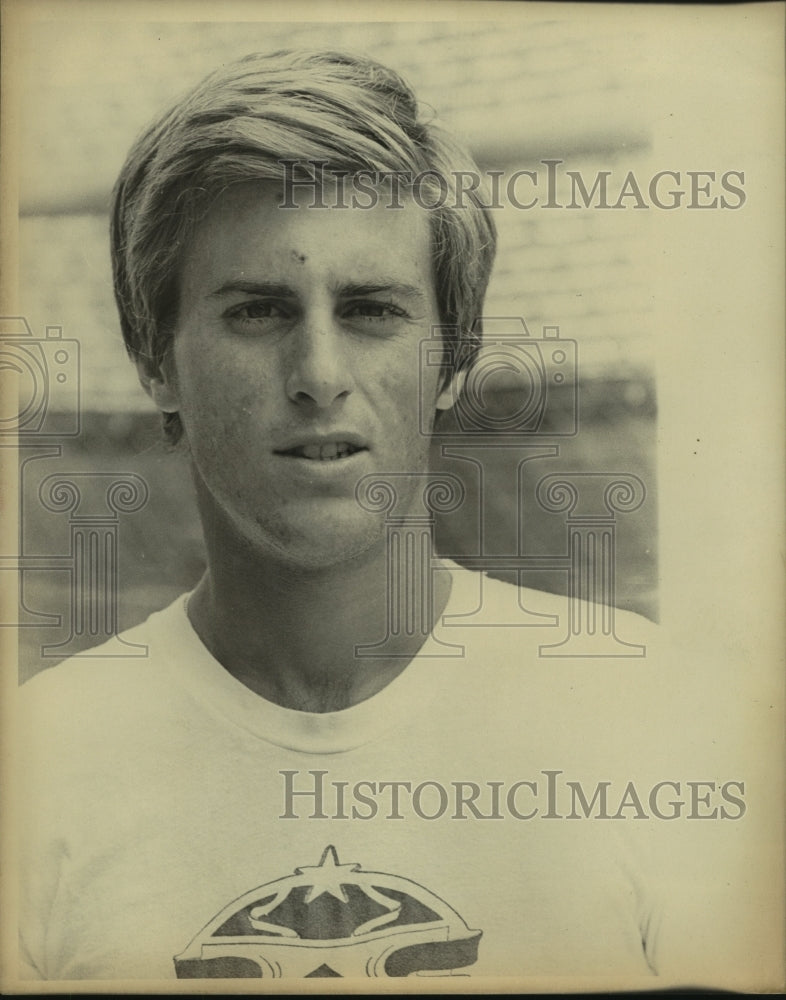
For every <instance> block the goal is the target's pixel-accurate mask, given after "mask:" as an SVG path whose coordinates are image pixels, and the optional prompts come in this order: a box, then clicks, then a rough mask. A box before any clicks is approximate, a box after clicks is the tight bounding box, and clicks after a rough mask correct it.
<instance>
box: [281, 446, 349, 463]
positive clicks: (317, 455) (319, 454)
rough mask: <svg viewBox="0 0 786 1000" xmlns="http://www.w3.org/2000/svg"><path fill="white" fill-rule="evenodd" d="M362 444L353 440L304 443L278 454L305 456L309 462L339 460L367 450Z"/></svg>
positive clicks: (295, 456)
mask: <svg viewBox="0 0 786 1000" xmlns="http://www.w3.org/2000/svg"><path fill="white" fill-rule="evenodd" d="M367 450H368V449H367V448H365V447H363V446H362V445H358V444H353V443H352V442H351V441H325V442H323V443H320V444H302V445H297V446H295V447H294V448H286V449H282V450H281V451H277V452H276V454H277V455H283V456H284V457H286V458H304V459H306V460H307V461H309V462H337V461H338V460H339V459H342V458H350V457H351V456H352V455H356V454H357V453H358V452H361V451H367Z"/></svg>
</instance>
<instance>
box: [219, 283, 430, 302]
mask: <svg viewBox="0 0 786 1000" xmlns="http://www.w3.org/2000/svg"><path fill="white" fill-rule="evenodd" d="M334 291H335V292H337V293H338V295H339V296H340V297H341V298H358V297H360V296H363V295H381V294H386V293H387V294H390V293H391V292H392V293H393V294H395V295H401V296H404V297H406V298H410V299H421V300H422V299H423V298H425V295H424V292H423V290H422V289H421V288H418V287H417V285H408V284H404V283H402V282H400V281H391V280H388V279H386V278H383V279H381V281H379V282H373V283H371V282H366V283H355V282H350V283H348V284H345V285H339V286H337V287H336V288H335V289H334ZM238 292H240V293H242V294H244V295H270V296H274V297H276V298H284V299H288V298H297V295H298V293H297V292H296V291H295V290H294V289H292V288H290V286H289V285H282V284H281V283H280V282H276V281H240V280H239V281H227V282H225V283H224V284H223V285H221V287H220V288H217V289H216V290H215V291H214V292H210V293H209V294H208V296H207V298H210V299H215V298H221V297H223V296H225V295H232V294H237V293H238Z"/></svg>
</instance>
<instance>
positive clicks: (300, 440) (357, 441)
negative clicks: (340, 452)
mask: <svg viewBox="0 0 786 1000" xmlns="http://www.w3.org/2000/svg"><path fill="white" fill-rule="evenodd" d="M326 444H349V445H352V447H353V448H358V449H367V448H368V442H367V441H366V439H365V438H363V437H361V435H360V434H355V433H354V432H353V431H345V430H335V431H324V432H323V431H319V432H316V431H300V432H298V433H296V434H292V435H291V436H289V437H285V438H283V439H282V440H281V441H280V442H278V443H277V444H276V446H275V448H274V449H273V451H275V452H276V453H277V454H282V453H284V452H288V451H294V450H295V449H296V448H305V447H307V446H308V445H318V446H320V447H321V446H322V445H326Z"/></svg>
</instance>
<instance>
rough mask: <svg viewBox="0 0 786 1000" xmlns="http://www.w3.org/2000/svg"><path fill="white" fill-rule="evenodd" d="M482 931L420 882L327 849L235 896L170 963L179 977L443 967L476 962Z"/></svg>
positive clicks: (390, 972) (381, 973)
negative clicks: (306, 862) (348, 859)
mask: <svg viewBox="0 0 786 1000" xmlns="http://www.w3.org/2000/svg"><path fill="white" fill-rule="evenodd" d="M481 933H482V932H481V931H479V930H470V929H469V927H468V926H467V925H466V923H465V922H464V921H463V920H462V918H461V917H460V916H459V915H458V913H456V911H455V910H454V909H452V907H450V906H448V904H447V903H446V902H445V901H444V900H442V899H440V898H439V896H437V895H435V894H434V893H433V892H430V891H429V890H428V889H426V888H424V887H423V886H422V885H418V883H417V882H413V881H411V880H410V879H407V878H402V877H400V876H398V875H388V874H385V873H384V872H372V871H365V870H364V869H362V868H361V867H360V865H359V864H356V863H350V864H340V863H339V860H338V855H337V853H336V849H335V847H333V846H328V847H326V848H325V850H324V852H323V853H322V857H321V859H320V862H319V864H318V865H303V866H302V867H300V868H296V869H295V871H294V875H287V876H285V877H284V878H280V879H276V880H275V881H273V882H268V883H266V884H265V885H262V886H259V887H258V888H256V889H252V891H251V892H247V893H245V895H243V896H240V897H239V898H238V899H236V900H234V901H233V902H232V903H230V904H229V906H227V907H225V908H224V909H223V910H222V911H221V912H220V913H219V914H218V915H217V916H215V917H214V918H213V919H212V920H211V921H210V922H209V923H208V924H207V926H206V927H204V928H203V929H202V930H201V931H200V932H199V933H198V934H197V936H196V937H195V938H194V940H193V941H192V942H191V943H190V944H189V946H188V947H187V948H186V949H185V951H184V952H182V953H181V954H180V955H176V956H175V959H174V962H175V971H176V973H177V977H178V979H233V978H239V979H268V978H273V979H280V978H284V977H286V978H297V979H309V978H312V977H330V976H336V977H353V976H354V977H367V976H371V977H385V976H408V975H410V974H411V973H413V972H421V971H426V970H428V971H441V972H446V973H447V972H450V971H451V970H453V969H459V968H464V967H465V966H468V965H472V964H473V963H474V962H476V961H477V958H478V942H479V940H480V936H481Z"/></svg>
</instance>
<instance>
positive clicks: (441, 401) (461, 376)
mask: <svg viewBox="0 0 786 1000" xmlns="http://www.w3.org/2000/svg"><path fill="white" fill-rule="evenodd" d="M466 381H467V370H466V368H464V369H462V370H461V371H460V372H456V374H455V375H454V376H453V377H452V378H451V380H450V381H449V382H448V384H447V385H446V386H445V388H444V389H443V390H442V391H441V392H440V394H439V395H438V396H437V409H438V410H449V409H450V408H451V407H452V406H454V405H455V403H456V400H457V399H458V397H459V394H460V393H461V390H462V389H463V388H464V383H465V382H466Z"/></svg>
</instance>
